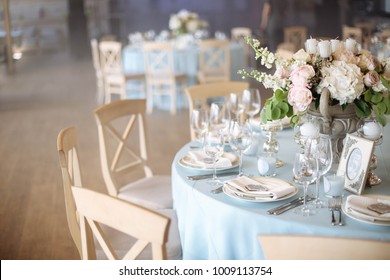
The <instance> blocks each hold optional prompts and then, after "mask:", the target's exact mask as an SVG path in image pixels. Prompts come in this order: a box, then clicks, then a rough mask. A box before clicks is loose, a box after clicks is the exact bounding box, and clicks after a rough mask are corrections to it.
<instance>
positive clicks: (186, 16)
mask: <svg viewBox="0 0 390 280" xmlns="http://www.w3.org/2000/svg"><path fill="white" fill-rule="evenodd" d="M207 26H208V23H207V22H206V21H204V20H201V19H200V18H199V15H198V14H196V13H192V12H189V11H187V10H181V11H179V12H178V13H177V14H173V15H171V16H170V18H169V29H170V30H172V31H173V32H174V33H175V34H176V35H183V34H187V33H194V32H195V31H197V30H202V29H205V28H207Z"/></svg>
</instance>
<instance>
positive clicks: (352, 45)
mask: <svg viewBox="0 0 390 280" xmlns="http://www.w3.org/2000/svg"><path fill="white" fill-rule="evenodd" d="M345 48H346V49H347V50H348V51H351V52H353V53H354V52H355V51H356V41H355V39H352V38H348V39H347V40H345Z"/></svg>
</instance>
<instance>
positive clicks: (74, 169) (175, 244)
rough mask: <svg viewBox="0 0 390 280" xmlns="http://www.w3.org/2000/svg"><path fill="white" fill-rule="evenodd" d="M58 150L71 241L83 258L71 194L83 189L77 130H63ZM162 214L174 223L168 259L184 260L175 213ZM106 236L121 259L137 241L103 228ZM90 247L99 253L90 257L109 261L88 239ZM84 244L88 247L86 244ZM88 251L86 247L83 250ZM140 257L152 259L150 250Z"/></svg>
mask: <svg viewBox="0 0 390 280" xmlns="http://www.w3.org/2000/svg"><path fill="white" fill-rule="evenodd" d="M57 150H58V155H59V161H60V166H61V171H62V181H63V188H64V195H65V207H66V216H67V221H68V227H69V230H70V233H71V236H72V239H73V241H74V243H75V245H76V247H77V250H78V252H79V254H80V257H81V258H82V257H83V246H82V241H81V240H82V238H81V233H80V223H79V221H80V217H79V212H78V210H77V207H76V204H75V200H74V197H73V193H72V186H79V187H80V186H82V179H81V169H80V164H79V158H78V150H77V131H76V128H75V127H66V128H63V129H62V130H61V131H60V133H59V134H58V137H57ZM158 212H159V213H160V214H161V215H164V216H166V217H168V218H169V219H170V220H171V224H170V227H169V237H168V243H167V251H168V258H169V259H180V258H181V245H180V236H179V231H178V227H177V216H176V212H175V211H174V210H172V209H163V210H158ZM102 229H103V231H104V234H105V235H106V237H107V238H108V239H109V240H110V242H111V244H112V247H113V248H114V249H115V251H116V252H117V253H118V255H119V256H124V255H125V253H126V252H127V250H128V248H129V246H130V245H131V244H133V243H134V242H135V239H134V238H132V237H129V236H127V235H124V234H123V233H121V232H118V231H117V230H114V229H112V228H110V227H107V226H103V227H102ZM89 242H90V244H89V245H88V247H89V248H94V246H95V244H96V252H95V251H89V253H88V256H89V258H98V259H104V258H106V256H105V254H104V252H103V250H102V248H101V247H100V245H99V244H97V243H96V242H95V244H94V242H93V241H92V240H89ZM84 245H85V244H84ZM84 249H85V248H84ZM139 258H142V259H150V258H151V252H150V248H148V249H147V250H145V251H144V252H143V253H142V254H141V255H140V256H139Z"/></svg>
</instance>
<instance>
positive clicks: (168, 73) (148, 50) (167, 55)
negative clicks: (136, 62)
mask: <svg viewBox="0 0 390 280" xmlns="http://www.w3.org/2000/svg"><path fill="white" fill-rule="evenodd" d="M143 51H144V62H145V63H144V64H145V75H146V79H147V80H150V79H152V78H153V79H156V78H157V79H160V78H164V77H165V79H166V78H174V75H175V65H174V59H173V45H172V43H171V42H146V43H144V44H143Z"/></svg>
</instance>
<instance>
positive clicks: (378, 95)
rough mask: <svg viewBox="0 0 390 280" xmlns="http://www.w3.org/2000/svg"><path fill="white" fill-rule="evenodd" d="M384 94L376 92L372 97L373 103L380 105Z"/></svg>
mask: <svg viewBox="0 0 390 280" xmlns="http://www.w3.org/2000/svg"><path fill="white" fill-rule="evenodd" d="M382 99H383V94H382V93H381V92H376V93H374V94H373V95H372V98H371V103H374V104H378V103H380V102H381V101H382Z"/></svg>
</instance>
